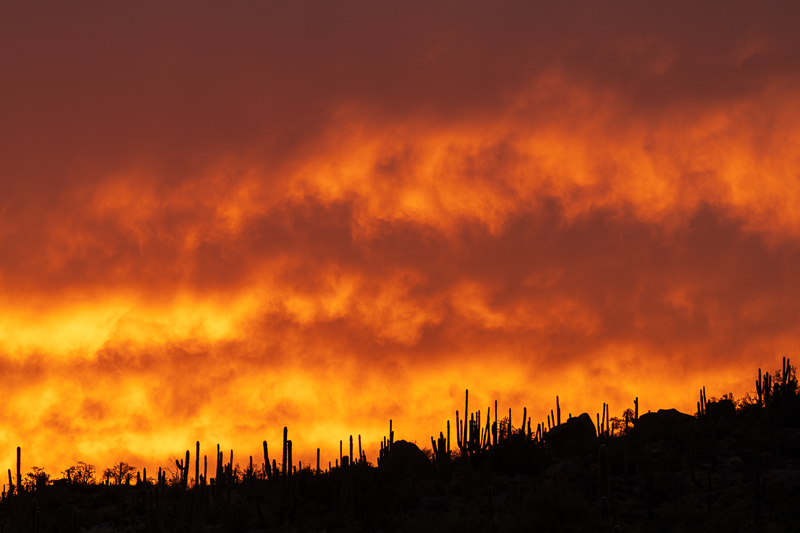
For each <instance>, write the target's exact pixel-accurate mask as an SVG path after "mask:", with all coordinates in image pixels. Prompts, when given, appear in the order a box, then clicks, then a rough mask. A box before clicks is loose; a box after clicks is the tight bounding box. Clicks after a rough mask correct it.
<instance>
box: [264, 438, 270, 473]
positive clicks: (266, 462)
mask: <svg viewBox="0 0 800 533" xmlns="http://www.w3.org/2000/svg"><path fill="white" fill-rule="evenodd" d="M263 444H264V475H265V476H266V477H267V479H272V472H271V470H270V467H269V465H270V462H269V450H268V449H267V441H264V443H263Z"/></svg>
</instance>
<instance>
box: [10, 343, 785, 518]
mask: <svg viewBox="0 0 800 533" xmlns="http://www.w3.org/2000/svg"><path fill="white" fill-rule="evenodd" d="M755 384H756V388H755V391H753V392H752V393H748V394H747V395H746V396H745V397H744V398H743V399H741V400H739V401H736V400H735V399H734V398H733V397H732V395H730V394H726V395H723V396H722V397H720V398H713V397H712V398H707V397H706V392H705V389H703V390H700V391H699V392H698V399H697V411H696V412H695V413H693V414H687V413H681V412H679V411H677V410H675V409H670V408H663V409H659V410H658V411H656V412H647V413H639V412H638V399H635V400H634V401H633V409H626V410H625V411H624V412H623V413H622V416H621V417H611V416H610V413H609V410H608V408H607V406H606V405H605V404H604V406H603V411H602V413H597V414H596V415H595V417H594V419H593V418H592V416H591V415H589V414H588V413H583V414H581V415H579V416H567V417H564V416H562V413H561V408H560V399H559V398H555V403H554V405H553V410H552V411H551V412H550V414H549V415H547V422H540V423H536V424H535V425H534V422H533V421H532V420H531V418H530V417H529V416H528V414H527V410H523V413H522V416H521V417H520V418H519V425H516V424H515V422H517V419H516V418H513V417H512V415H513V413H512V412H511V410H509V411H508V413H507V414H506V413H503V414H502V415H501V414H500V413H498V406H497V402H495V405H494V407H493V409H489V411H488V412H481V411H480V410H479V411H470V408H469V391H467V392H466V394H465V403H464V410H463V411H456V412H455V423H454V426H455V427H454V428H453V431H451V427H450V426H451V424H450V422H449V421H448V422H447V427H446V428H435V431H434V432H432V436H431V441H430V448H428V447H424V448H420V447H419V446H418V445H417V444H415V443H412V442H407V441H405V440H402V439H395V436H394V430H393V427H392V423H391V421H390V422H389V432H388V434H387V435H386V436H385V437H384V439H383V441H382V442H381V447H380V452H379V455H378V457H377V458H376V460H375V462H374V463H373V462H372V461H370V460H369V459H368V458H367V456H366V453H365V452H364V451H363V449H362V446H361V437H360V436H358V437H357V438H356V439H354V438H353V436H351V437H350V439H349V441H347V442H340V456H339V459H337V460H335V462H334V464H327V465H322V464H320V456H319V450H318V451H317V460H316V464H303V463H295V461H293V459H292V440H291V439H289V430H288V428H284V432H283V442H282V443H281V444H282V446H281V447H280V448H277V453H276V447H275V446H272V447H270V446H269V445H268V443H267V442H266V441H264V442H263V458H258V459H257V460H256V461H255V462H254V460H253V457H250V458H249V462H248V464H247V466H246V467H244V468H242V467H239V465H237V464H235V463H234V459H233V458H234V451H233V450H231V451H230V455H227V450H222V449H220V446H219V445H217V451H216V457H211V458H210V459H209V457H208V456H204V457H202V458H201V457H200V443H199V442H196V443H194V446H193V448H194V453H192V450H191V449H190V450H186V452H185V454H182V456H181V458H179V459H175V460H174V463H173V464H171V465H168V466H165V467H162V468H159V470H158V471H157V472H150V473H149V474H148V472H147V470H146V469H143V470H141V471H139V470H137V469H136V468H135V466H133V465H129V464H128V463H126V462H119V463H116V464H114V465H111V466H110V467H107V468H105V469H103V470H102V471H99V470H97V469H96V467H95V466H94V465H90V464H87V463H84V462H79V463H78V464H76V465H73V466H70V467H68V468H66V469H65V470H64V471H63V472H62V473H61V477H60V478H58V479H55V478H54V476H51V475H50V474H48V473H46V472H45V471H44V470H42V469H40V468H36V467H34V468H33V469H32V470H31V471H30V472H28V473H25V474H23V473H22V472H21V471H20V464H21V453H22V450H21V449H20V448H18V449H17V465H16V470H15V471H13V472H12V468H9V469H8V484H7V485H5V490H4V491H3V493H2V499H1V500H0V533H5V532H9V533H11V532H20V533H21V532H31V533H44V532H59V533H78V532H84V531H85V532H92V533H105V532H112V531H125V532H148V533H149V532H153V533H177V532H184V533H188V532H195V531H204V532H208V531H230V532H248V531H364V532H379V531H441V532H450V531H452V532H462V533H467V532H473V531H475V532H495V531H497V532H506V531H508V532H517V531H519V532H523V531H525V532H528V531H550V532H557V531H598V532H626V531H653V532H660V531H764V532H771V531H800V511H799V509H800V506H798V502H800V394H798V384H797V376H796V368H795V367H794V366H792V365H791V364H790V361H789V360H787V359H785V358H784V360H783V365H782V368H781V369H780V370H778V371H775V372H774V373H772V374H770V373H764V374H762V372H761V370H760V369H759V371H758V377H757V379H756V380H755ZM301 438H302V436H301ZM212 468H213V471H212V470H211V469H212Z"/></svg>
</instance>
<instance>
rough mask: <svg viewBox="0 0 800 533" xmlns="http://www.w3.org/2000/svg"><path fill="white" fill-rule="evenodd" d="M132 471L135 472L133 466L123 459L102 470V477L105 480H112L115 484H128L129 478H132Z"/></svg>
mask: <svg viewBox="0 0 800 533" xmlns="http://www.w3.org/2000/svg"><path fill="white" fill-rule="evenodd" d="M134 472H136V467H135V466H131V465H129V464H128V463H126V462H125V461H120V462H119V463H117V464H115V465H114V466H112V467H111V468H106V469H105V470H104V471H103V477H105V478H106V480H109V479H111V480H113V481H114V483H115V484H116V485H122V483H123V482H124V483H125V484H126V485H129V484H130V482H131V479H133V473H134Z"/></svg>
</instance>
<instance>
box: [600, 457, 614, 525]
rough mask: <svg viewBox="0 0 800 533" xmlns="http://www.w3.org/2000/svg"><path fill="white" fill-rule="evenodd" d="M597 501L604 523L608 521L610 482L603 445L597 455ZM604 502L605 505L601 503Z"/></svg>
mask: <svg viewBox="0 0 800 533" xmlns="http://www.w3.org/2000/svg"><path fill="white" fill-rule="evenodd" d="M597 467H598V475H597V501H598V502H599V503H600V516H601V518H602V519H603V521H604V522H607V521H608V519H609V510H608V507H609V502H610V501H611V493H610V491H611V482H610V479H609V467H608V448H606V445H605V444H601V445H600V450H599V452H598V453H597ZM603 500H605V503H603Z"/></svg>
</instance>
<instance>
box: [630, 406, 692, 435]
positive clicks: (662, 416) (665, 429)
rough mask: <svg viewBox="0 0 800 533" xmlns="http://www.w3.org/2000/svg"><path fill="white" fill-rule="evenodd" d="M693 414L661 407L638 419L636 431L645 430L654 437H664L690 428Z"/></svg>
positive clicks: (645, 432)
mask: <svg viewBox="0 0 800 533" xmlns="http://www.w3.org/2000/svg"><path fill="white" fill-rule="evenodd" d="M694 419H695V418H694V417H693V416H692V415H687V414H686V413H681V412H680V411H678V410H677V409H659V410H658V411H656V412H655V413H652V412H651V413H645V414H643V415H642V416H640V417H639V420H637V421H636V424H635V428H636V431H640V432H644V434H645V435H648V436H649V437H650V438H653V439H663V438H664V437H666V436H667V435H670V434H672V433H674V432H676V431H682V430H684V429H686V428H689V427H690V425H691V423H692V420H694Z"/></svg>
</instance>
